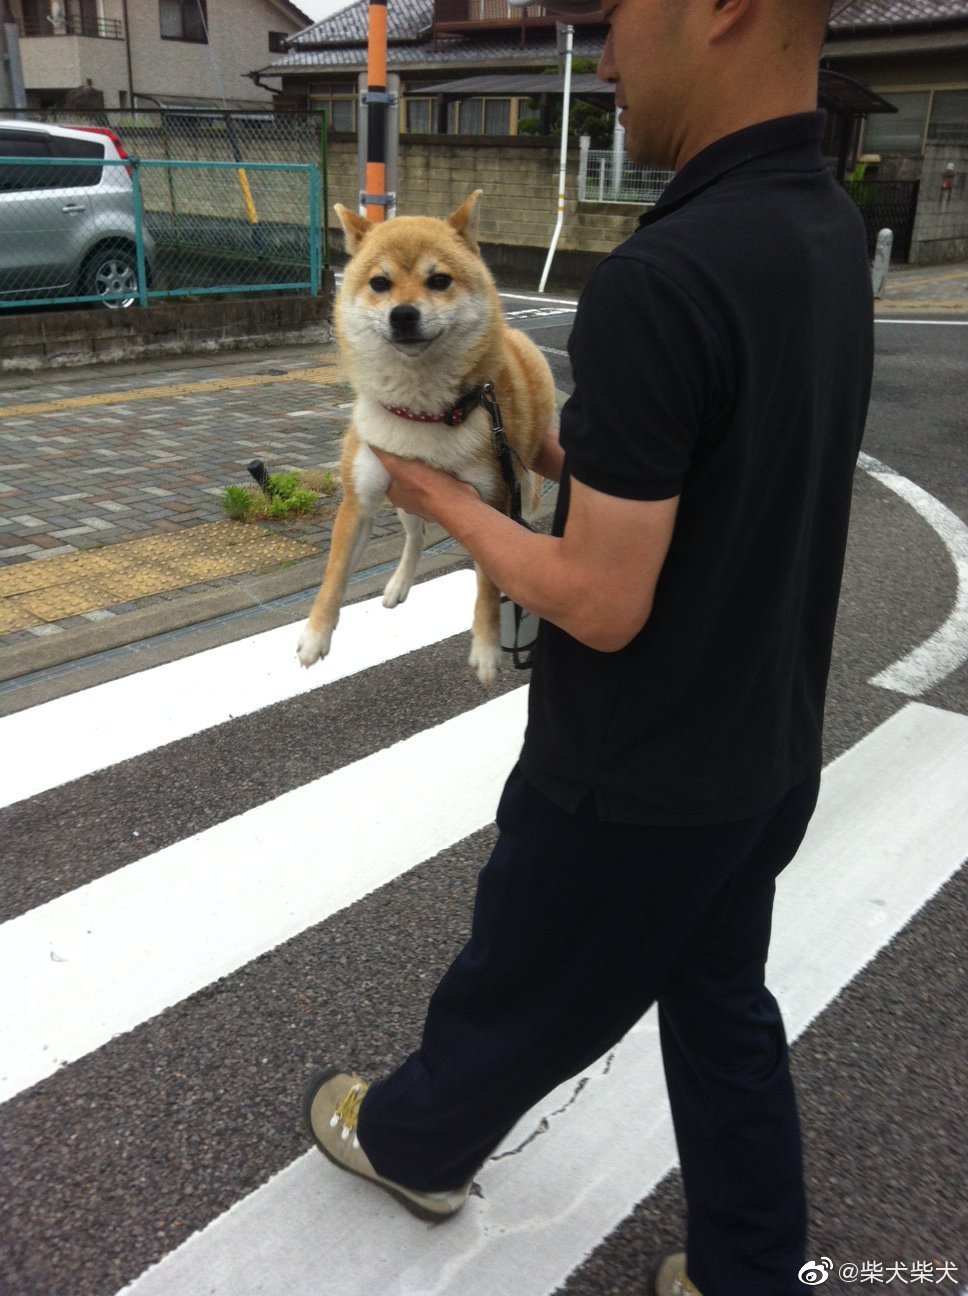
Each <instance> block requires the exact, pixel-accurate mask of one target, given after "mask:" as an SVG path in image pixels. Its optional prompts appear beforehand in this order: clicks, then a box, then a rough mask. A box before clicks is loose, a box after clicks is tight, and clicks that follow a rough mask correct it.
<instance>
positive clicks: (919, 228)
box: [910, 144, 968, 265]
mask: <svg viewBox="0 0 968 1296" xmlns="http://www.w3.org/2000/svg"><path fill="white" fill-rule="evenodd" d="M949 163H953V164H954V174H953V176H952V184H951V188H950V189H942V187H941V179H942V176H943V175H944V174H945V172H946V168H947V166H948V164H949ZM910 259H911V264H912V265H935V264H937V263H939V262H942V261H964V260H968V144H929V145H928V147H927V148H926V150H925V153H924V163H923V166H922V169H921V190H920V193H919V196H918V214H917V219H916V220H915V222H914V236H913V238H912V240H911V258H910Z"/></svg>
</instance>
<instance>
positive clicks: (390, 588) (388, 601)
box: [383, 570, 413, 608]
mask: <svg viewBox="0 0 968 1296" xmlns="http://www.w3.org/2000/svg"><path fill="white" fill-rule="evenodd" d="M412 584H413V581H412V580H409V579H408V578H407V577H406V576H401V574H400V572H399V570H398V571H395V572H394V573H393V575H392V576H391V577H390V579H389V580H388V581H387V583H386V587H385V588H384V591H383V606H384V607H385V608H395V607H396V606H397V605H398V604H400V603H402V602H403V601H404V599H405V598H406V597H407V595H408V594H409V593H410V586H411V585H412Z"/></svg>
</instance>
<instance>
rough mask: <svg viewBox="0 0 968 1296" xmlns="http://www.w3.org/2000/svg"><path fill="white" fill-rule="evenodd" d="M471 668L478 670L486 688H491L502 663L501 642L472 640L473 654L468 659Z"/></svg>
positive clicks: (478, 675)
mask: <svg viewBox="0 0 968 1296" xmlns="http://www.w3.org/2000/svg"><path fill="white" fill-rule="evenodd" d="M467 660H468V661H469V663H470V666H471V669H472V670H474V671H476V672H477V678H478V679H479V680H480V681H481V683H482V684H483V685H484V687H485V688H489V687H490V686H491V685H492V684H493V683H494V681H495V680H496V679H497V672H498V668H499V666H500V665H501V648H500V645H499V644H492V643H485V642H484V641H483V640H481V639H478V638H476V637H475V638H473V639H472V640H471V655H470V657H469V658H468V659H467Z"/></svg>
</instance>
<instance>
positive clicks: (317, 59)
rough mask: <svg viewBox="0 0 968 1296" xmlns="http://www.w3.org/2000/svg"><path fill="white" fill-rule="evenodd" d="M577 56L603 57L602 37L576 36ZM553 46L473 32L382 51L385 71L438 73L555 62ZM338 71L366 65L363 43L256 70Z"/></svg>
mask: <svg viewBox="0 0 968 1296" xmlns="http://www.w3.org/2000/svg"><path fill="white" fill-rule="evenodd" d="M574 53H575V57H576V58H593V59H598V58H600V57H601V53H602V38H601V36H600V35H599V36H595V35H584V34H583V33H578V32H576V34H575V40H574ZM557 58H558V55H557V48H556V45H555V38H554V34H553V33H550V32H549V33H548V34H547V35H542V36H541V37H538V36H537V35H535V36H533V37H532V39H531V40H530V43H529V44H528V46H527V48H526V49H522V48H521V42H520V41H519V40H518V38H517V36H516V35H511V36H505V35H504V33H501V32H496V33H494V35H493V36H488V35H487V33H484V34H475V35H474V36H473V37H459V38H457V39H456V40H448V41H443V42H441V44H440V45H439V47H438V48H437V49H436V50H431V48H430V42H429V40H428V41H421V42H420V43H419V44H414V43H411V44H400V45H392V46H390V48H389V49H388V50H387V67H388V68H389V70H390V71H391V72H393V71H395V70H396V69H398V68H403V67H413V66H414V65H415V64H420V63H429V64H433V65H434V67H439V68H440V69H441V74H442V76H443V74H444V73H445V72H446V69H447V68H450V67H478V66H479V65H481V64H488V65H490V64H494V63H497V64H498V65H504V66H506V65H508V64H514V63H524V64H526V65H528V66H531V67H540V66H541V65H543V64H553V63H556V62H557ZM321 67H327V68H330V67H340V68H346V69H347V70H349V69H353V68H355V69H357V70H358V71H362V70H363V69H364V68H365V67H366V45H365V44H362V45H350V46H336V47H333V46H330V47H329V48H328V49H303V50H298V49H294V50H290V52H289V53H288V54H285V55H284V56H283V57H282V58H280V59H276V61H275V62H274V63H272V64H270V65H269V66H268V67H264V68H260V69H259V72H260V73H262V74H264V75H266V76H268V75H269V74H274V75H276V76H279V75H280V74H281V73H285V72H300V71H305V70H308V69H310V68H321Z"/></svg>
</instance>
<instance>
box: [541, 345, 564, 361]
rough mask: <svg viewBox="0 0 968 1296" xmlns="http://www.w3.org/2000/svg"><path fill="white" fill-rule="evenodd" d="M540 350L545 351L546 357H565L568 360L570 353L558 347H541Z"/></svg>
mask: <svg viewBox="0 0 968 1296" xmlns="http://www.w3.org/2000/svg"><path fill="white" fill-rule="evenodd" d="M538 350H539V351H543V352H544V353H545V355H553V356H564V357H565V358H566V359H567V358H568V352H567V351H562V350H560V348H558V347H546V346H539V347H538Z"/></svg>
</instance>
